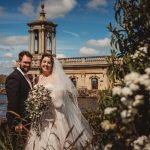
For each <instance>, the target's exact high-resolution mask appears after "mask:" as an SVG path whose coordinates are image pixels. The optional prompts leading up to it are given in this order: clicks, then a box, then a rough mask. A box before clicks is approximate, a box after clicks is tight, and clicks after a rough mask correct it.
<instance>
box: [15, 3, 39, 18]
mask: <svg viewBox="0 0 150 150" xmlns="http://www.w3.org/2000/svg"><path fill="white" fill-rule="evenodd" d="M18 10H19V11H20V12H21V13H22V14H23V15H25V16H30V17H33V16H35V14H36V12H35V8H34V7H33V5H32V2H25V3H23V4H21V6H20V7H18Z"/></svg>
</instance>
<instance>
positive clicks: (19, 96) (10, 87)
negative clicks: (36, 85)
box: [5, 69, 30, 127]
mask: <svg viewBox="0 0 150 150" xmlns="http://www.w3.org/2000/svg"><path fill="white" fill-rule="evenodd" d="M5 88H6V93H7V98H8V107H7V110H8V111H13V112H15V113H17V114H19V115H20V116H21V118H26V117H27V113H26V111H25V100H26V99H27V97H28V93H29V91H30V86H29V83H28V82H27V81H26V79H25V78H24V76H23V75H22V74H21V72H20V71H19V70H17V69H15V70H14V71H13V72H12V73H11V74H10V75H9V76H8V77H7V79H6V82H5ZM6 117H7V122H8V125H9V126H10V127H12V126H16V125H17V124H19V123H20V122H21V120H20V119H18V118H17V117H16V116H15V115H13V114H11V113H9V112H7V114H6ZM24 123H25V122H24Z"/></svg>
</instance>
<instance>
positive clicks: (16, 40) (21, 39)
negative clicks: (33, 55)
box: [0, 36, 28, 46]
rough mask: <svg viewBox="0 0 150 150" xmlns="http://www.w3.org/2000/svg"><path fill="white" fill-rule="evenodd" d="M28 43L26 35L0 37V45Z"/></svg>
mask: <svg viewBox="0 0 150 150" xmlns="http://www.w3.org/2000/svg"><path fill="white" fill-rule="evenodd" d="M27 43H28V36H7V37H0V44H1V45H9V46H10V45H24V44H27Z"/></svg>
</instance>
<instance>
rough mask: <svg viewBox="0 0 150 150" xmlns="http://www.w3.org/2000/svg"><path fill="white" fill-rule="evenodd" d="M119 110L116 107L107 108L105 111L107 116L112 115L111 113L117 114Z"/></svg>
mask: <svg viewBox="0 0 150 150" xmlns="http://www.w3.org/2000/svg"><path fill="white" fill-rule="evenodd" d="M116 110H117V108H116V107H107V108H105V110H104V114H105V115H110V114H111V113H113V112H115V111H116Z"/></svg>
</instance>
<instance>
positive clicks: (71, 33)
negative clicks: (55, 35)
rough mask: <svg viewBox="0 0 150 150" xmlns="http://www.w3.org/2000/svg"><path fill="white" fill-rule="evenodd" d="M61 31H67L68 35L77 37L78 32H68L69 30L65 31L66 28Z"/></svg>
mask: <svg viewBox="0 0 150 150" xmlns="http://www.w3.org/2000/svg"><path fill="white" fill-rule="evenodd" d="M63 32H65V33H67V34H70V35H73V36H75V37H79V34H77V33H74V32H70V31H66V30H63Z"/></svg>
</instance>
